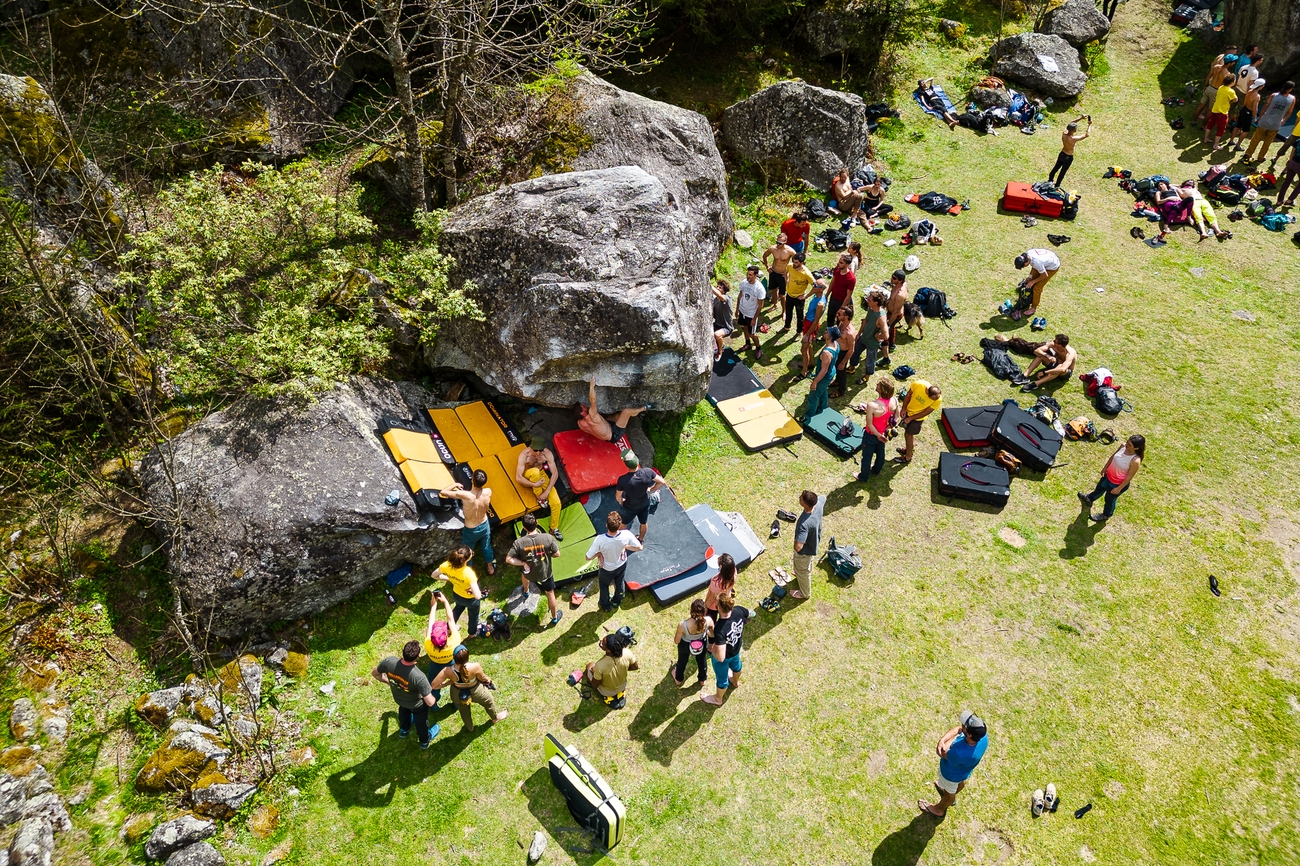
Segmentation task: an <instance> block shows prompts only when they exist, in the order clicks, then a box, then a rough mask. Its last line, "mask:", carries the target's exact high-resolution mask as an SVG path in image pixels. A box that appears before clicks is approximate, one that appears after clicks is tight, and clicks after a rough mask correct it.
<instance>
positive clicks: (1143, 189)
mask: <svg viewBox="0 0 1300 866" xmlns="http://www.w3.org/2000/svg"><path fill="white" fill-rule="evenodd" d="M1162 180H1163V181H1164V182H1165V183H1167V184H1170V185H1172V184H1173V181H1172V180H1170V179H1169V178H1167V177H1165V176H1164V175H1163V174H1153V175H1151V176H1150V177H1144V178H1140V179H1139V180H1137V181H1135V182H1134V183H1133V191H1134V192H1135V193H1140V194H1142V195H1144V196H1145V195H1147V194H1148V193H1151V192H1154V191H1155V188H1156V184H1157V183H1159V182H1160V181H1162Z"/></svg>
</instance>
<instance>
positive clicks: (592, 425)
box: [578, 374, 648, 442]
mask: <svg viewBox="0 0 1300 866" xmlns="http://www.w3.org/2000/svg"><path fill="white" fill-rule="evenodd" d="M587 399H588V401H589V402H588V405H586V406H583V405H582V404H581V403H579V404H578V429H579V430H581V431H582V432H584V433H586V434H587V435H588V436H593V437H595V438H596V439H599V440H601V441H602V442H614V441H616V440H618V439H621V438H622V437H623V433H624V431H626V430H627V422H628V421H630V420H631V419H632V418H633V417H635V416H637V415H640V414H641V413H642V412H644V411H645V410H646V409H647V408H648V407H646V406H638V407H636V408H634V409H620V410H619V412H618V415H617V416H615V418H614V421H613V423H612V424H611V423H610V422H609V421H608V420H606V418H605V416H604V415H601V414H600V412H598V411H596V376H595V374H592V377H591V382H590V383H589V390H588V394H587ZM616 433H617V435H616Z"/></svg>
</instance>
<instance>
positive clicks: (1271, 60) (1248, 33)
mask: <svg viewBox="0 0 1300 866" xmlns="http://www.w3.org/2000/svg"><path fill="white" fill-rule="evenodd" d="M1223 20H1224V30H1225V31H1226V41H1227V42H1228V43H1229V44H1231V45H1258V46H1259V51H1260V53H1261V54H1263V55H1264V59H1263V61H1261V64H1260V73H1261V74H1262V75H1263V76H1264V77H1265V78H1267V79H1268V80H1269V81H1271V82H1273V83H1275V84H1276V83H1279V82H1281V81H1285V80H1286V79H1292V80H1295V79H1296V78H1297V76H1300V6H1297V5H1296V3H1295V0H1227V6H1226V9H1225V10H1224V14H1223Z"/></svg>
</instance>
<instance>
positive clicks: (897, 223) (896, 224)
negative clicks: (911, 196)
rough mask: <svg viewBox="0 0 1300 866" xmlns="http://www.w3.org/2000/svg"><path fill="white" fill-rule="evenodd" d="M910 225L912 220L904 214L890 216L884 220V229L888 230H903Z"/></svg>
mask: <svg viewBox="0 0 1300 866" xmlns="http://www.w3.org/2000/svg"><path fill="white" fill-rule="evenodd" d="M911 224H912V218H911V217H909V216H908V215H907V214H905V213H900V214H890V215H889V219H887V220H885V228H887V229H890V230H895V231H896V230H898V229H905V228H907V227H908V226H910V225H911Z"/></svg>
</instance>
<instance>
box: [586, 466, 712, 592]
mask: <svg viewBox="0 0 1300 866" xmlns="http://www.w3.org/2000/svg"><path fill="white" fill-rule="evenodd" d="M604 492H605V502H606V504H609V503H612V502H614V491H613V490H607V491H604ZM606 513H608V512H606ZM593 522H595V521H593ZM640 528H641V527H640V524H639V523H638V522H637V521H636V520H633V521H632V525H630V526H628V529H629V530H630V531H631V532H632V533H633V534H636V533H637V532H638V531H639V530H640ZM708 558H709V543H708V542H707V541H705V540H704V536H702V535H700V531H699V530H698V529H696V528H695V523H694V522H693V521H692V520H691V518H690V517H689V516H687V514H686V509H684V508H682V506H681V504H680V503H678V501H677V498H676V497H674V496H673V492H672V491H671V490H669V489H668V488H667V487H665V488H662V489H661V490H660V491H659V504H658V505H652V506H651V508H650V528H649V530H648V531H647V532H646V539H645V550H639V551H637V552H636V553H630V554H628V557H627V572H626V580H627V588H628V589H641V588H642V587H646V586H650V585H652V584H655V583H658V582H659V581H661V580H667V579H668V578H670V577H676V576H677V575H679V574H681V573H682V572H685V571H690V570H691V569H692V568H695V566H697V565H699V564H700V563H702V562H704V560H706V559H708Z"/></svg>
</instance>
